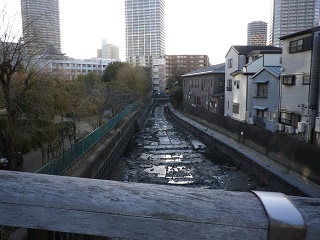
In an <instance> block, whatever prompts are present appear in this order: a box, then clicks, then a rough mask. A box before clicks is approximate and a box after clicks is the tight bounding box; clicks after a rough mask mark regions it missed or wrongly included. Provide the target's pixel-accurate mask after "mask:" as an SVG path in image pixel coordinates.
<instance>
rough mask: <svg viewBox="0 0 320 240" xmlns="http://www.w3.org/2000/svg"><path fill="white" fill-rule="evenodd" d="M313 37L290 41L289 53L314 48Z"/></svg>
mask: <svg viewBox="0 0 320 240" xmlns="http://www.w3.org/2000/svg"><path fill="white" fill-rule="evenodd" d="M312 45H313V37H312V36H310V37H306V38H302V39H298V40H294V41H290V43H289V49H288V50H289V53H296V52H303V51H308V50H311V49H312Z"/></svg>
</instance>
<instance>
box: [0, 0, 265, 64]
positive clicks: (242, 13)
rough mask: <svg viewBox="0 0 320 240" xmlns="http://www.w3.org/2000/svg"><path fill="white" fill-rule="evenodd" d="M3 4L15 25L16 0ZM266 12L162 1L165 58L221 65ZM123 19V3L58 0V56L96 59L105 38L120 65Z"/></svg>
mask: <svg viewBox="0 0 320 240" xmlns="http://www.w3.org/2000/svg"><path fill="white" fill-rule="evenodd" d="M4 4H6V10H7V11H8V12H9V13H10V14H9V15H11V18H10V19H14V21H15V22H16V23H17V24H18V25H19V26H20V25H21V20H20V0H1V1H0V12H1V10H2V9H3V5H4ZM270 12H271V1H270V0H241V1H240V0H223V1H218V0H196V1H195V0H165V22H166V54H168V55H173V54H201V55H208V56H209V59H210V62H211V64H218V63H222V62H224V61H225V59H224V58H225V55H226V54H227V52H228V50H229V48H230V47H231V45H246V43H247V24H248V23H249V22H252V21H264V22H267V23H268V24H269V22H270ZM12 16H13V17H12ZM1 19H2V17H1V18H0V21H1ZM124 21H125V19H124V0H90V1H87V0H60V29H61V46H62V52H63V53H65V54H66V55H67V56H69V57H74V58H77V59H89V58H92V57H96V54H97V49H98V48H101V45H102V39H103V38H105V39H107V41H108V43H110V44H113V45H117V46H119V48H120V58H121V60H122V61H125V23H124ZM17 31H21V30H19V29H18V28H17Z"/></svg>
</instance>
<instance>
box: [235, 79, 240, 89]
mask: <svg viewBox="0 0 320 240" xmlns="http://www.w3.org/2000/svg"><path fill="white" fill-rule="evenodd" d="M234 86H235V87H237V89H240V81H239V80H238V81H234Z"/></svg>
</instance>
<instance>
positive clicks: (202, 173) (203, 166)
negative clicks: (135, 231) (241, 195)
mask: <svg viewBox="0 0 320 240" xmlns="http://www.w3.org/2000/svg"><path fill="white" fill-rule="evenodd" d="M123 161H124V162H125V166H124V172H125V173H124V176H123V180H124V181H131V182H145V183H156V184H172V185H185V186H191V187H201V188H214V189H226V190H248V189H256V188H257V187H261V185H260V186H259V185H258V184H257V182H256V181H254V180H253V179H252V178H251V176H249V175H248V174H246V173H243V172H242V171H240V170H239V169H238V168H237V167H234V166H232V165H230V164H229V163H228V161H226V156H224V155H223V154H222V153H221V152H218V151H212V150H209V149H208V148H207V147H206V146H205V145H204V144H203V143H201V142H200V141H198V140H197V139H195V138H194V137H193V136H192V135H191V134H189V133H188V132H186V131H185V130H184V129H182V128H180V127H179V126H177V125H176V124H174V123H171V122H169V121H168V119H167V117H166V115H165V113H164V106H160V107H157V108H155V110H154V112H153V114H152V115H151V116H150V117H149V119H148V121H147V123H146V126H145V127H144V129H143V130H142V131H140V132H139V133H137V134H136V135H135V136H134V137H133V139H132V140H131V143H130V144H129V146H128V148H127V151H126V153H125V155H124V157H123Z"/></svg>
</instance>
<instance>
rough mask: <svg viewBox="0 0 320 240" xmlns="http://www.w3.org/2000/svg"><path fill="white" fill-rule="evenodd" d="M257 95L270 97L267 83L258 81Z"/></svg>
mask: <svg viewBox="0 0 320 240" xmlns="http://www.w3.org/2000/svg"><path fill="white" fill-rule="evenodd" d="M255 97H258V98H267V97H268V84H267V83H258V85H257V89H256V96H255Z"/></svg>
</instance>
